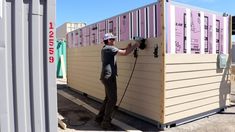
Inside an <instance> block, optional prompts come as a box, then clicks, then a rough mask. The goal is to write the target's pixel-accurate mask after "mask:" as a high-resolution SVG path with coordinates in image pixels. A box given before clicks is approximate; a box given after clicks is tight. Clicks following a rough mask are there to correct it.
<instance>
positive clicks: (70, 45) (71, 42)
mask: <svg viewBox="0 0 235 132" xmlns="http://www.w3.org/2000/svg"><path fill="white" fill-rule="evenodd" d="M67 38H68V39H67V40H68V44H67V46H68V48H72V47H73V32H70V33H68V34H67Z"/></svg>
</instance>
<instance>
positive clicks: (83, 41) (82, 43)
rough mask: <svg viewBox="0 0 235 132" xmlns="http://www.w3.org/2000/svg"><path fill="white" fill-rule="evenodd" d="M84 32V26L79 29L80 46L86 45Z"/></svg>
mask: <svg viewBox="0 0 235 132" xmlns="http://www.w3.org/2000/svg"><path fill="white" fill-rule="evenodd" d="M85 33H86V30H85V28H81V29H80V39H81V41H80V45H81V47H83V46H85V45H86V39H85Z"/></svg>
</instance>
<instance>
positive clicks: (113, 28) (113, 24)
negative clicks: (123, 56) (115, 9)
mask: <svg viewBox="0 0 235 132" xmlns="http://www.w3.org/2000/svg"><path fill="white" fill-rule="evenodd" d="M117 20H118V18H117V17H114V18H110V19H109V20H108V32H109V33H112V34H113V35H114V36H117V35H118V25H117Z"/></svg>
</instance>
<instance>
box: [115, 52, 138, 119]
mask: <svg viewBox="0 0 235 132" xmlns="http://www.w3.org/2000/svg"><path fill="white" fill-rule="evenodd" d="M137 52H138V49H137V48H136V49H135V51H134V57H135V62H134V66H133V68H132V71H131V75H130V78H129V80H128V82H127V84H126V88H125V91H124V93H123V95H122V97H121V100H120V101H119V103H118V105H117V108H119V107H120V104H121V103H122V100H123V98H124V97H125V94H126V91H127V89H128V87H129V84H130V82H131V79H132V76H133V73H134V71H135V66H136V62H137V58H138V54H137ZM115 114H116V111H114V112H113V115H112V117H114V115H115Z"/></svg>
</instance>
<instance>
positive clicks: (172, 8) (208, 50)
mask: <svg viewBox="0 0 235 132" xmlns="http://www.w3.org/2000/svg"><path fill="white" fill-rule="evenodd" d="M187 11H188V12H189V13H187ZM167 13H168V15H167V20H168V22H167V24H168V25H169V28H168V30H167V34H168V35H169V36H167V37H168V39H167V44H168V45H167V53H186V51H187V44H189V47H191V49H190V52H189V53H192V54H199V53H200V52H201V45H202V44H201V42H204V53H205V54H212V53H223V52H224V50H223V47H225V46H226V48H227V47H228V43H226V44H225V43H224V18H225V17H223V16H222V15H218V14H213V13H210V12H204V11H200V10H196V9H190V8H187V7H183V6H179V5H170V4H168V5H167ZM187 15H190V16H187ZM201 15H203V16H201ZM202 18H203V19H204V25H202V24H201V21H202V20H201V19H202ZM187 21H190V23H189V24H190V27H189V29H188V27H187V25H188V24H187V23H188V22H187ZM226 22H227V25H228V21H226ZM201 29H203V31H201ZM188 31H189V32H188ZM172 32H174V33H172ZM202 32H204V33H203V34H202ZM202 35H204V36H203V38H202ZM226 37H227V38H228V36H226ZM187 39H190V40H189V41H187ZM172 44H173V45H172ZM213 45H214V47H213ZM213 51H214V52H213ZM226 51H227V50H226ZM226 53H227V52H226Z"/></svg>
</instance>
